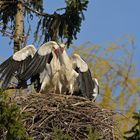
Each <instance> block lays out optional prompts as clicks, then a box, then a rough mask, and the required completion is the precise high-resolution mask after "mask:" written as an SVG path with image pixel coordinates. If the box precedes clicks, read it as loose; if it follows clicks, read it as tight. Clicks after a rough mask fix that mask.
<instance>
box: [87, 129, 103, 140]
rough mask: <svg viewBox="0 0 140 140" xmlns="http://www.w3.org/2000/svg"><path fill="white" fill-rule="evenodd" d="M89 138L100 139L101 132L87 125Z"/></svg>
mask: <svg viewBox="0 0 140 140" xmlns="http://www.w3.org/2000/svg"><path fill="white" fill-rule="evenodd" d="M87 131H88V139H87V140H100V134H99V133H98V132H95V131H93V129H92V128H91V127H87Z"/></svg>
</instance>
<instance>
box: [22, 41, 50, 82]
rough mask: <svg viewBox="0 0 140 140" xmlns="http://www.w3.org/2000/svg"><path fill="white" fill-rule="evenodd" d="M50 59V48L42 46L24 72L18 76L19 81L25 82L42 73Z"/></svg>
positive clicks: (45, 45) (46, 44)
mask: <svg viewBox="0 0 140 140" xmlns="http://www.w3.org/2000/svg"><path fill="white" fill-rule="evenodd" d="M52 57H53V55H52V48H51V47H50V44H49V43H45V44H43V45H42V46H41V47H40V48H39V49H38V51H37V52H36V53H35V55H34V57H33V59H32V61H31V62H30V64H29V65H28V67H27V68H26V70H25V71H24V72H23V73H22V74H21V75H20V79H21V80H22V81H27V80H28V79H29V78H31V77H32V76H35V75H36V74H40V73H42V72H43V70H44V69H45V67H46V64H47V63H50V62H51V60H52Z"/></svg>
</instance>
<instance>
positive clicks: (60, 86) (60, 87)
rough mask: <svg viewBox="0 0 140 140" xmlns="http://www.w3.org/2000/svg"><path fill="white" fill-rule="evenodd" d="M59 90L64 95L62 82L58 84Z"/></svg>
mask: <svg viewBox="0 0 140 140" xmlns="http://www.w3.org/2000/svg"><path fill="white" fill-rule="evenodd" d="M58 88H59V93H60V94H62V84H61V83H60V82H59V83H58Z"/></svg>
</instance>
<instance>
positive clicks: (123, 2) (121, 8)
mask: <svg viewBox="0 0 140 140" xmlns="http://www.w3.org/2000/svg"><path fill="white" fill-rule="evenodd" d="M63 6H65V3H64V0H57V2H56V0H51V1H50V0H45V10H46V11H47V12H53V10H54V9H57V8H61V7H63ZM139 6H140V0H89V5H88V10H87V11H86V12H85V21H84V22H83V23H82V28H81V32H80V33H79V34H78V36H77V37H78V39H77V40H75V41H74V45H79V44H83V43H85V42H87V41H90V42H92V43H95V44H99V45H102V46H105V45H106V44H107V43H108V42H111V41H114V40H116V39H117V38H119V37H121V36H123V35H125V34H130V35H132V36H134V38H135V46H136V51H135V58H134V62H135V63H136V65H137V74H138V71H139V70H140V61H139V52H140V39H139V37H140V16H139V13H140V8H139ZM0 42H1V46H0V57H3V58H7V57H8V56H10V55H11V54H12V44H11V45H10V47H9V40H8V38H6V37H2V36H1V35H0ZM30 43H32V42H29V44H30ZM138 75H140V74H138Z"/></svg>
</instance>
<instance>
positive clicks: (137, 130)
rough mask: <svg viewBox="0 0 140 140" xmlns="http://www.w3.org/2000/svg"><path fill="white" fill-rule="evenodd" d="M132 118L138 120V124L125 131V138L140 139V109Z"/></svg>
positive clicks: (129, 139) (130, 139) (128, 139)
mask: <svg viewBox="0 0 140 140" xmlns="http://www.w3.org/2000/svg"><path fill="white" fill-rule="evenodd" d="M132 118H133V119H134V120H135V121H136V124H135V125H134V126H133V127H132V128H131V129H130V130H129V131H127V132H125V134H126V136H124V138H125V139H126V140H140V111H139V113H137V112H135V113H134V115H133V117H132Z"/></svg>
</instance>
